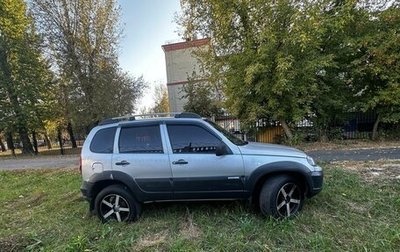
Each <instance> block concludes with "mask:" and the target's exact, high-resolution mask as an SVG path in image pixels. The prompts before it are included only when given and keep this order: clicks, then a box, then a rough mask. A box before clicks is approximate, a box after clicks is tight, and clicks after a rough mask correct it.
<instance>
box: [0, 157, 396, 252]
mask: <svg viewBox="0 0 400 252" xmlns="http://www.w3.org/2000/svg"><path fill="white" fill-rule="evenodd" d="M360 164H361V166H362V165H363V163H360ZM372 166H373V165H372ZM372 166H371V167H372ZM325 174H326V177H325V178H326V180H325V181H326V183H325V188H324V190H323V191H322V192H321V193H320V194H319V195H317V196H316V197H314V198H312V199H310V200H307V201H306V203H305V205H304V209H303V212H302V213H301V214H300V215H299V216H298V217H296V218H293V219H289V220H283V221H275V220H271V219H264V218H262V217H261V216H260V214H259V213H258V212H257V211H256V210H251V209H249V208H247V207H246V206H244V204H243V203H240V202H213V203H204V202H203V203H168V204H167V203H163V204H161V203H158V204H149V205H145V207H144V209H143V214H142V217H141V218H140V220H139V221H137V222H136V223H131V224H119V223H109V224H101V223H100V221H99V220H98V219H97V217H95V216H90V215H89V214H88V213H87V209H88V204H87V203H86V202H85V201H84V200H82V199H81V197H80V193H79V187H80V175H79V174H78V172H77V171H75V170H39V171H38V170H35V171H6V172H0V191H1V194H0V202H1V203H2V207H1V208H0V217H1V218H0V250H1V251H20V250H34V251H35V250H44V251H142V250H145V251H159V250H163V251H198V250H203V251H335V250H347V251H399V250H400V196H399V193H400V180H399V179H397V178H393V179H391V178H389V177H384V178H382V177H379V176H377V178H376V179H373V180H371V179H370V178H368V179H365V177H364V175H363V173H360V172H358V171H356V170H355V169H353V170H345V169H343V168H342V166H340V165H338V164H335V165H329V166H327V167H326V169H325Z"/></svg>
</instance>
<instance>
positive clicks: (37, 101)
mask: <svg viewBox="0 0 400 252" xmlns="http://www.w3.org/2000/svg"><path fill="white" fill-rule="evenodd" d="M49 78H50V74H49V69H48V64H47V62H46V61H45V60H44V58H43V57H42V52H41V48H40V40H39V37H38V36H37V33H36V29H35V26H34V23H33V21H32V19H31V17H30V16H29V15H28V14H27V11H26V5H25V2H24V1H22V0H17V1H13V0H4V1H2V4H1V5H0V98H1V99H0V118H1V119H0V127H1V128H3V129H5V131H6V132H7V138H8V139H11V140H12V132H13V131H14V130H15V131H16V132H17V133H18V135H19V137H20V140H21V142H22V145H23V149H22V152H23V153H34V151H33V148H32V144H31V141H30V139H29V135H28V134H29V129H30V128H33V127H34V126H35V125H37V124H38V120H39V119H38V117H37V115H38V114H41V111H42V109H43V107H44V106H45V103H46V102H47V100H48V99H47V96H46V92H47V90H49V89H50V86H49V83H50V82H49ZM8 142H9V141H8Z"/></svg>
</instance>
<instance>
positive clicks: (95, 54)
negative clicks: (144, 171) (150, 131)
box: [32, 0, 144, 138]
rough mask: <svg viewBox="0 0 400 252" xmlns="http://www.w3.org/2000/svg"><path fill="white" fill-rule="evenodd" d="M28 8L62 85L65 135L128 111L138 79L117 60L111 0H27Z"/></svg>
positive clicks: (116, 30)
mask: <svg viewBox="0 0 400 252" xmlns="http://www.w3.org/2000/svg"><path fill="white" fill-rule="evenodd" d="M32 9H33V10H34V13H35V17H36V21H37V24H38V25H39V27H40V30H41V31H42V33H43V36H44V38H45V42H46V45H47V47H48V48H49V54H51V55H52V58H53V59H54V62H53V64H54V66H55V69H56V71H57V75H58V78H59V80H60V85H62V86H63V87H62V88H60V89H59V90H61V92H62V93H60V94H59V96H60V97H59V99H60V100H63V101H64V103H65V105H66V107H65V109H64V111H63V116H64V122H65V125H66V126H67V129H68V132H70V135H71V138H73V137H72V128H73V127H75V128H79V129H84V130H85V131H86V132H88V131H89V130H90V129H91V127H93V126H94V125H96V123H97V122H98V121H100V120H102V119H103V118H105V117H110V116H115V115H116V114H127V113H131V112H132V111H133V110H134V104H135V101H136V100H137V98H138V96H139V95H140V94H141V92H142V88H143V85H144V82H143V79H142V78H132V77H130V76H129V75H128V74H126V73H124V72H122V71H121V69H120V67H119V65H118V52H117V48H118V42H119V38H120V35H121V29H120V24H119V16H120V10H119V8H118V6H117V1H116V0H100V1H96V0H86V1H80V0H70V1H67V0H33V1H32Z"/></svg>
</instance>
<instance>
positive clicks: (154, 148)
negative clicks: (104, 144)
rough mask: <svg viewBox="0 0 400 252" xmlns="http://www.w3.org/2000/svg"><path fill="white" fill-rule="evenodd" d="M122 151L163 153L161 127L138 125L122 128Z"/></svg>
mask: <svg viewBox="0 0 400 252" xmlns="http://www.w3.org/2000/svg"><path fill="white" fill-rule="evenodd" d="M119 152H120V153H163V148H162V142H161V134H160V127H159V126H158V125H154V126H138V127H129V128H121V133H120V135H119Z"/></svg>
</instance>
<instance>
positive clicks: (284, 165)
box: [246, 161, 312, 195]
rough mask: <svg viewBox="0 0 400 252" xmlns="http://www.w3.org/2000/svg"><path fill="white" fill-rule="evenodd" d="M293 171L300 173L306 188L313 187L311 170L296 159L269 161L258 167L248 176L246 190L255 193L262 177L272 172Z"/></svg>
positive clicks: (283, 172) (293, 172)
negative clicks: (295, 160)
mask: <svg viewBox="0 0 400 252" xmlns="http://www.w3.org/2000/svg"><path fill="white" fill-rule="evenodd" d="M285 173H292V174H298V175H300V176H301V177H302V178H303V179H304V182H305V186H307V188H306V190H309V189H310V188H312V179H311V171H310V169H308V168H307V167H306V166H305V165H303V164H301V163H298V162H294V161H278V162H273V163H268V164H264V165H261V166H259V167H258V168H256V169H255V170H254V171H253V172H252V173H251V174H250V175H249V177H248V180H247V183H246V190H247V191H248V192H250V194H251V195H253V193H254V190H256V189H257V188H256V186H257V184H258V183H259V181H260V179H262V178H265V177H266V176H268V175H272V174H285Z"/></svg>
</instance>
